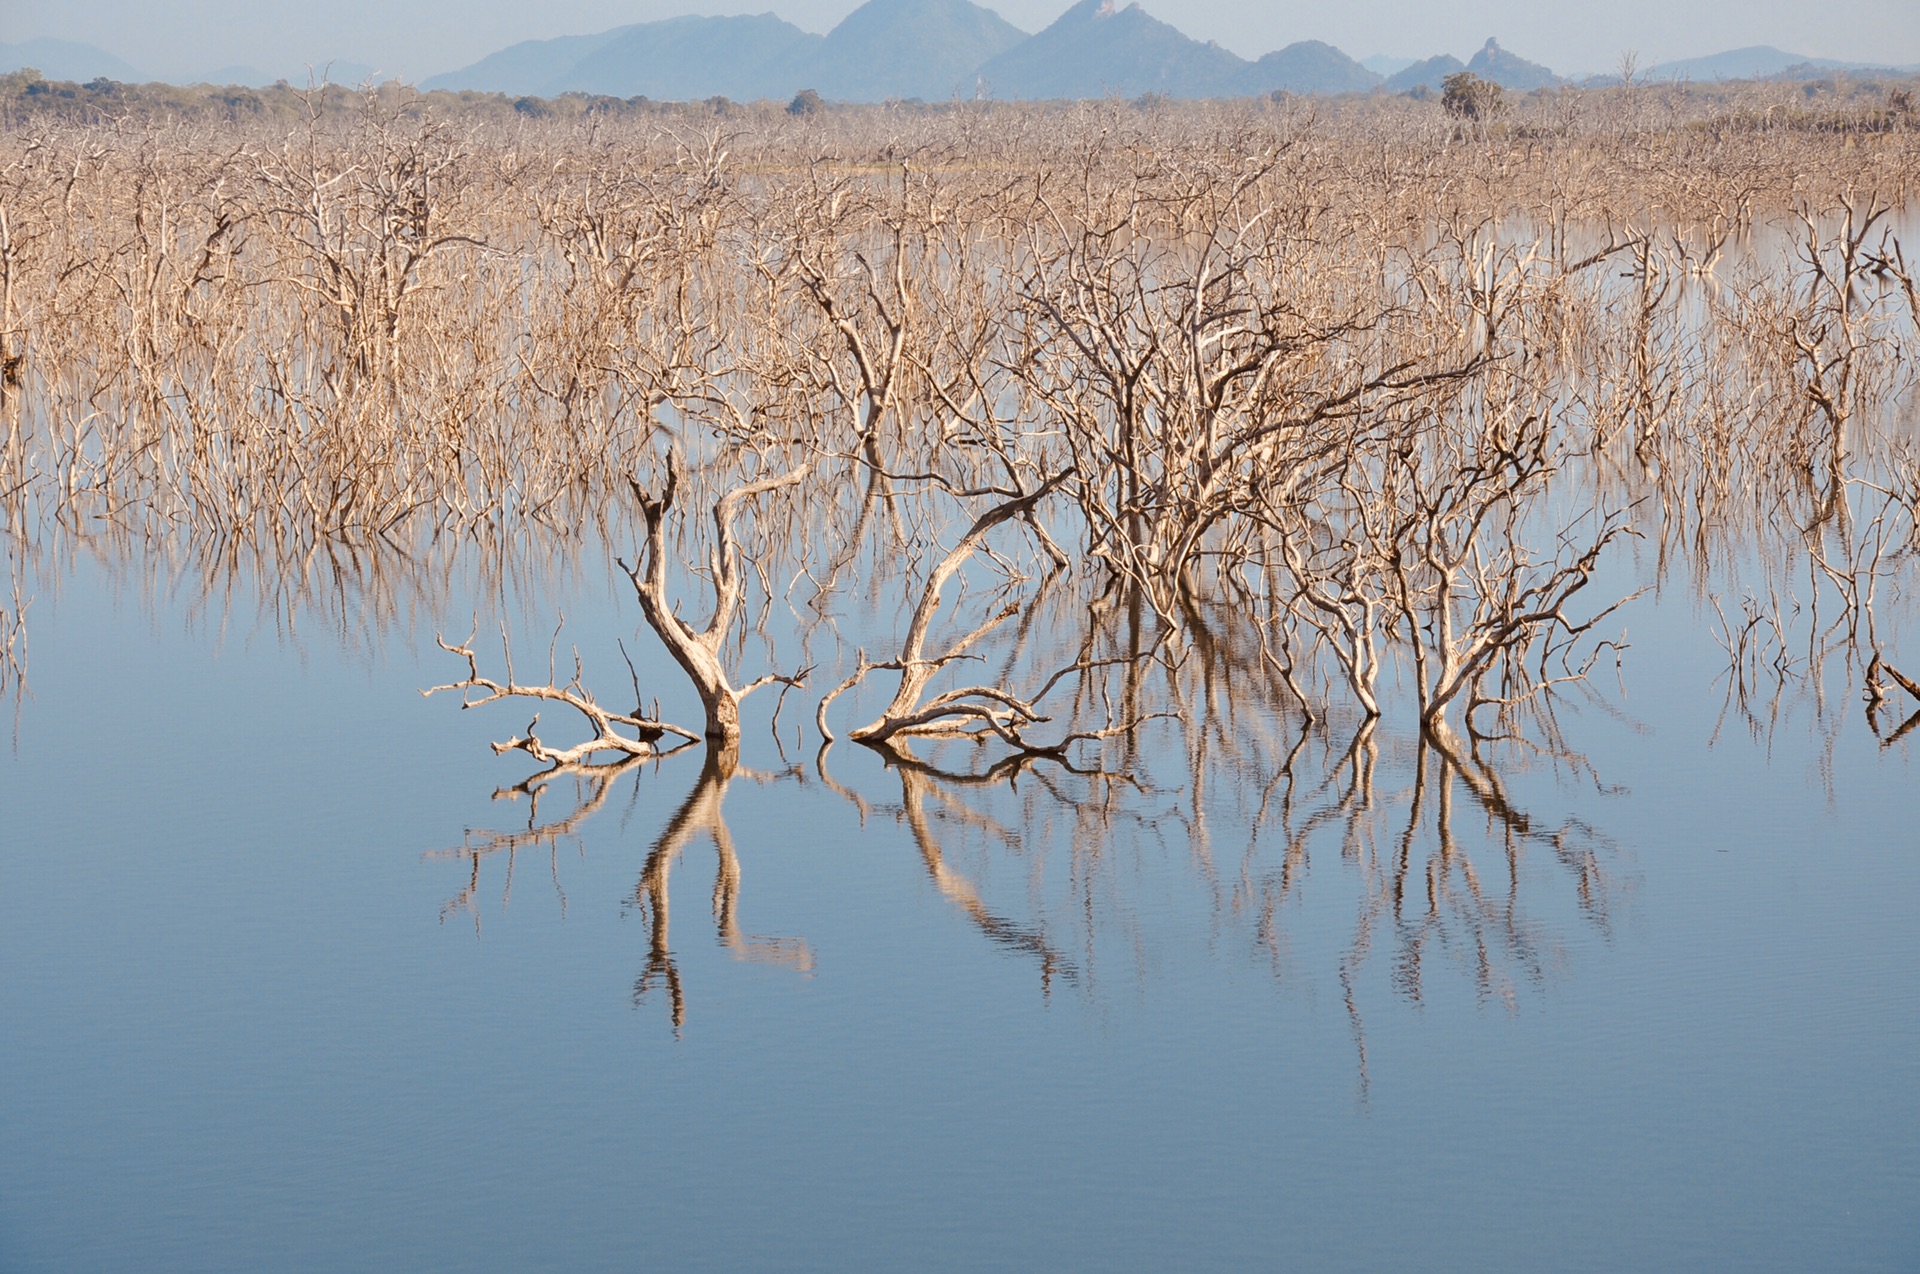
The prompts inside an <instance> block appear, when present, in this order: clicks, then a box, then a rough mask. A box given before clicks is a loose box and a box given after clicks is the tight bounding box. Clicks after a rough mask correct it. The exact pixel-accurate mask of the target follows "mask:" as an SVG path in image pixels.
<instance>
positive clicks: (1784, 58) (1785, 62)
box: [1611, 44, 1920, 84]
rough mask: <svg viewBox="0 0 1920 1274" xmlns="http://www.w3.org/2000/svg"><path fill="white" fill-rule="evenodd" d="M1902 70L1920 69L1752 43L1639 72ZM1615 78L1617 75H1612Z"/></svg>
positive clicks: (1699, 76) (1662, 75)
mask: <svg viewBox="0 0 1920 1274" xmlns="http://www.w3.org/2000/svg"><path fill="white" fill-rule="evenodd" d="M1889 70H1891V71H1901V72H1905V73H1911V72H1913V71H1916V70H1920V67H1913V66H1886V65H1874V64H1872V63H1867V62H1836V61H1834V60H1832V59H1831V58H1810V57H1807V56H1806V55H1805V54H1801V53H1788V52H1785V51H1783V50H1781V49H1776V48H1774V47H1773V46H1772V45H1771V44H1755V45H1750V46H1748V47H1747V48H1744V49H1729V50H1727V51H1726V52H1725V53H1715V54H1713V55H1712V56H1710V57H1699V58H1682V59H1680V60H1678V61H1675V62H1662V63H1659V64H1658V65H1656V66H1650V67H1648V68H1647V69H1646V70H1645V71H1642V72H1641V73H1640V78H1642V79H1647V80H1690V81H1693V82H1694V83H1697V84H1711V83H1714V82H1716V81H1719V80H1761V79H1766V78H1768V77H1770V76H1775V75H1787V74H1789V73H1799V72H1805V71H1889ZM1611 78H1614V79H1618V78H1619V77H1617V76H1614V77H1611Z"/></svg>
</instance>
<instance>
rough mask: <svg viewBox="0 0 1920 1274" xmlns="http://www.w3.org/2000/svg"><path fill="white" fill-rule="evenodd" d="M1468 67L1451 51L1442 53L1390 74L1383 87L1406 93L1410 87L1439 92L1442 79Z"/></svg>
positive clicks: (1390, 90)
mask: <svg viewBox="0 0 1920 1274" xmlns="http://www.w3.org/2000/svg"><path fill="white" fill-rule="evenodd" d="M1466 69H1467V64H1466V63H1465V62H1462V61H1461V60H1460V59H1459V58H1457V57H1454V56H1453V55H1452V54H1451V53H1442V54H1440V56H1438V57H1430V58H1428V59H1427V60H1426V61H1424V62H1415V63H1414V64H1413V65H1412V66H1410V67H1408V68H1406V69H1405V70H1404V71H1399V72H1396V73H1395V74H1393V75H1389V76H1388V77H1387V79H1386V83H1385V84H1383V85H1382V86H1381V87H1383V88H1385V89H1386V90H1387V91H1389V92H1392V93H1404V92H1406V91H1407V90H1408V89H1416V88H1429V89H1433V90H1434V91H1435V92H1438V91H1439V89H1440V81H1442V80H1444V79H1446V78H1447V77H1448V76H1449V75H1455V74H1458V73H1459V72H1461V71H1464V70H1466Z"/></svg>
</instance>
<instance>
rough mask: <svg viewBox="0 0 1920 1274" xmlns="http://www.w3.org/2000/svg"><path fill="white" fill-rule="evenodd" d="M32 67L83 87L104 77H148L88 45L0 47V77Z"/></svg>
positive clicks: (128, 81)
mask: <svg viewBox="0 0 1920 1274" xmlns="http://www.w3.org/2000/svg"><path fill="white" fill-rule="evenodd" d="M27 67H32V68H33V69H34V70H36V71H38V72H40V74H42V75H44V76H46V77H47V78H48V79H50V80H72V81H73V82H74V83H76V84H84V83H86V82H87V81H88V80H94V79H99V78H100V77H101V76H105V77H106V78H107V79H110V80H119V81H120V82H121V83H123V84H131V83H138V82H139V81H142V80H145V79H147V78H148V77H147V76H145V75H142V74H141V73H140V72H138V71H136V70H134V69H133V68H132V67H131V66H128V65H127V64H126V63H125V62H122V61H121V60H120V59H119V58H117V57H115V56H113V54H111V53H108V52H107V51H106V50H105V49H97V48H95V47H94V46H93V45H91V44H75V43H74V42H73V41H71V40H48V39H39V40H23V41H21V42H20V43H19V44H0V75H5V74H8V73H10V72H13V71H19V70H24V69H25V68H27Z"/></svg>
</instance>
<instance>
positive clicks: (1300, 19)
mask: <svg viewBox="0 0 1920 1274" xmlns="http://www.w3.org/2000/svg"><path fill="white" fill-rule="evenodd" d="M858 3H859V0H744V2H743V3H727V0H540V2H539V3H527V0H0V42H4V43H12V42H16V41H20V40H25V39H31V38H33V37H35V36H56V37H59V38H63V39H69V40H79V41H83V42H86V43H89V44H94V45H97V46H99V47H101V48H103V49H105V50H106V51H108V52H109V53H112V54H114V55H115V56H117V57H120V58H121V59H123V60H125V61H126V62H128V63H130V64H132V65H133V66H134V67H136V68H138V69H139V70H142V71H146V72H149V73H151V74H155V75H179V74H193V73H196V72H202V71H208V70H213V69H215V68H218V67H223V66H232V65H237V64H245V65H251V66H255V67H258V68H260V69H261V70H264V71H267V72H270V73H273V74H288V73H290V72H291V71H292V70H293V69H294V68H297V67H299V66H300V65H302V64H303V63H307V62H323V61H326V60H328V59H342V60H351V61H355V62H361V63H365V64H368V65H371V66H373V67H374V68H376V69H377V70H379V71H381V72H383V73H387V74H393V75H399V76H402V77H405V78H407V79H415V80H417V79H420V78H422V77H424V76H428V75H433V74H436V73H438V72H440V71H447V70H452V69H455V68H457V67H461V66H465V65H467V64H468V63H470V62H473V61H476V60H478V59H479V58H481V57H483V56H485V55H486V54H488V53H491V52H492V51H494V50H495V49H498V48H500V47H502V46H504V45H507V44H511V43H513V42H514V41H516V40H526V39H535V38H540V37H545V36H554V35H577V34H583V33H587V32H593V31H603V30H605V29H607V28H608V27H614V26H620V25H623V24H625V23H629V22H644V21H647V20H650V19H654V18H663V17H671V16H673V15H675V14H680V13H756V12H763V11H765V10H767V9H769V8H771V9H773V11H774V12H777V13H778V14H780V16H781V17H783V18H785V19H787V20H788V21H789V22H793V23H796V24H798V25H799V26H802V27H804V28H806V29H807V30H810V31H823V32H824V31H826V30H828V29H829V28H831V27H832V26H833V25H834V23H836V22H838V21H839V20H840V19H841V18H843V17H845V16H846V15H847V14H848V13H850V12H852V11H853V9H854V8H855V7H856V6H857V4H858ZM989 7H990V8H996V9H998V10H999V12H1000V14H1001V16H1002V17H1005V18H1006V19H1007V20H1009V21H1010V22H1012V23H1014V24H1015V25H1016V26H1019V27H1022V28H1024V29H1026V30H1029V31H1037V30H1039V29H1040V28H1041V27H1043V26H1045V25H1047V24H1048V23H1049V22H1051V21H1053V19H1054V18H1056V17H1058V16H1059V15H1060V14H1061V13H1063V12H1065V10H1066V8H1067V0H1002V2H1001V3H998V4H991V3H990V4H989ZM1145 7H1146V9H1147V11H1148V12H1149V13H1152V14H1153V15H1154V16H1155V17H1157V18H1160V19H1162V20H1163V21H1166V22H1171V23H1172V24H1173V25H1174V26H1177V27H1179V28H1180V29H1181V30H1183V31H1185V32H1186V33H1187V34H1188V35H1191V36H1194V37H1196V38H1198V39H1203V40H1204V39H1211V40H1218V41H1219V42H1220V43H1221V44H1223V45H1225V46H1226V47H1227V48H1229V49H1232V50H1233V51H1234V52H1236V53H1239V54H1240V55H1242V56H1243V57H1257V56H1259V55H1260V54H1262V53H1265V52H1268V51H1270V50H1272V49H1276V48H1279V47H1281V46H1282V45H1285V44H1290V43H1292V42H1293V41H1295V40H1308V39H1314V40H1325V41H1327V42H1328V43H1331V44H1335V45H1338V46H1339V47H1340V48H1342V49H1344V50H1345V51H1346V52H1347V53H1349V54H1351V55H1353V56H1354V57H1366V56H1368V55H1369V54H1374V53H1386V54H1393V55H1398V56H1403V57H1426V56H1430V55H1432V54H1435V53H1452V54H1454V55H1455V56H1457V57H1461V58H1465V57H1467V56H1469V55H1471V54H1472V52H1473V51H1474V50H1475V49H1477V48H1479V47H1480V45H1481V44H1482V43H1483V42H1484V41H1485V40H1486V38H1487V37H1488V36H1490V35H1491V36H1496V37H1498V39H1499V40H1500V43H1501V44H1502V45H1503V46H1505V47H1506V48H1508V49H1511V50H1513V51H1514V52H1516V53H1519V54H1521V55H1522V56H1524V57H1528V58H1532V59H1533V60H1535V61H1538V62H1544V63H1546V64H1547V65H1548V66H1551V67H1552V68H1553V69H1555V70H1557V71H1561V72H1589V71H1601V70H1610V69H1612V68H1614V67H1615V66H1616V65H1617V64H1618V62H1619V59H1620V55H1621V53H1622V52H1623V51H1625V50H1628V49H1632V50H1635V51H1637V52H1638V54H1639V55H1640V63H1641V65H1642V66H1646V65H1649V64H1651V63H1653V62H1657V61H1661V60H1665V59H1671V58H1680V57H1692V56H1697V55H1700V54H1706V53H1716V52H1719V51H1721V50H1723V49H1730V48H1738V47H1740V46H1742V45H1748V44H1772V45H1777V46H1779V47H1780V48H1783V49H1787V50H1789V51H1792V52H1795V53H1804V54H1807V55H1808V56H1812V57H1832V58H1841V59H1845V60H1848V61H1863V62H1864V61H1871V62H1879V63H1894V64H1907V63H1920V0H1605V2H1596V0H1475V2H1473V3H1467V2H1466V0H1347V2H1346V3H1344V4H1339V5H1334V4H1328V3H1327V2H1326V0H1149V2H1148V3H1147V4H1146V6H1145Z"/></svg>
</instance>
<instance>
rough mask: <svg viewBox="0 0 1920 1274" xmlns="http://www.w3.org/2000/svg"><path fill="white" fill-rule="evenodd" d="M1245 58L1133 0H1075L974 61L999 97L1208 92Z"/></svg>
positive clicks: (1229, 78) (1231, 76)
mask: <svg viewBox="0 0 1920 1274" xmlns="http://www.w3.org/2000/svg"><path fill="white" fill-rule="evenodd" d="M1246 66H1247V63H1246V62H1245V61H1244V60H1242V59H1241V58H1238V57H1236V56H1234V55H1233V54H1232V53H1229V52H1227V50H1225V49H1223V48H1221V47H1220V46H1219V45H1217V44H1202V43H1200V41H1198V40H1194V39H1190V38H1189V37H1187V36H1185V35H1182V34H1181V33H1180V32H1179V31H1177V30H1175V29H1174V28H1173V27H1170V26H1168V25H1167V24H1166V23H1164V22H1161V21H1160V20H1159V19H1157V18H1154V17H1150V16H1149V15H1148V14H1147V12H1146V10H1144V9H1142V8H1141V7H1140V6H1139V5H1138V4H1130V5H1128V6H1127V7H1126V8H1124V9H1116V8H1115V7H1114V3H1113V0H1080V3H1079V4H1076V5H1074V6H1073V7H1072V8H1071V9H1068V10H1067V11H1066V12H1065V13H1063V14H1061V15H1060V17H1059V19H1058V20H1057V21H1056V22H1054V24H1053V25H1052V26H1050V27H1048V28H1047V29H1046V30H1044V31H1042V32H1040V33H1039V34H1038V35H1035V36H1032V37H1031V38H1029V39H1027V40H1024V41H1022V42H1021V43H1019V44H1017V45H1015V46H1014V47H1013V48H1011V49H1008V50H1007V51H1006V52H1005V53H1002V54H1000V55H999V56H998V57H995V58H992V59H990V60H989V61H987V62H986V63H985V64H984V65H983V66H981V67H980V70H979V74H980V77H981V79H983V80H984V81H985V82H986V89H987V92H988V94H989V95H990V96H993V97H996V98H1001V99H1003V100H1017V99H1023V98H1024V99H1030V100H1031V99H1049V98H1091V97H1104V96H1106V95H1108V94H1111V93H1118V94H1121V95H1122V96H1126V97H1132V96H1135V95H1137V94H1141V93H1164V94H1166V95H1167V96H1168V97H1214V96H1219V95H1222V94H1226V93H1231V92H1232V91H1233V90H1232V88H1231V87H1230V86H1231V84H1232V83H1233V81H1234V80H1235V79H1236V78H1237V77H1238V75H1239V74H1240V72H1242V71H1243V70H1245V69H1246Z"/></svg>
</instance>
